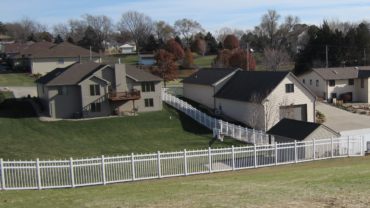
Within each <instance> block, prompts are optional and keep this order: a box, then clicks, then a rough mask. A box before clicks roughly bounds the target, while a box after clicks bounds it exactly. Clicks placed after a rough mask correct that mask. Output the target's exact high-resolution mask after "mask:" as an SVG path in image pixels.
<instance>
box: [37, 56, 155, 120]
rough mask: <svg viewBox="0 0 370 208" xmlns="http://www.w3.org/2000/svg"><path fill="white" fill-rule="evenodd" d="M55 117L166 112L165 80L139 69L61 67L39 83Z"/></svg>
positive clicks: (89, 64) (89, 65) (93, 65)
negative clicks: (164, 104) (162, 110)
mask: <svg viewBox="0 0 370 208" xmlns="http://www.w3.org/2000/svg"><path fill="white" fill-rule="evenodd" d="M36 83H37V92H38V96H39V98H40V99H41V101H42V103H43V105H44V107H45V109H46V111H47V112H48V114H49V115H50V117H53V118H81V117H82V118H88V117H101V116H109V115H124V114H135V113H136V112H146V111H157V110H161V109H162V101H161V88H162V79H161V78H159V77H156V76H154V75H152V74H150V73H148V72H145V71H143V70H140V69H137V68H136V67H135V66H130V65H124V64H116V65H115V66H110V65H105V64H99V63H95V62H85V63H75V64H73V65H71V66H69V67H66V68H57V69H55V70H53V71H51V72H49V73H48V74H46V75H45V76H43V77H41V78H39V79H38V80H36Z"/></svg>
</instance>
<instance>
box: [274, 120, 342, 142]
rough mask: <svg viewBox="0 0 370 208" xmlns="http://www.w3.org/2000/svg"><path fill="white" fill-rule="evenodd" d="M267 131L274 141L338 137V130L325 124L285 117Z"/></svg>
mask: <svg viewBox="0 0 370 208" xmlns="http://www.w3.org/2000/svg"><path fill="white" fill-rule="evenodd" d="M267 133H268V134H270V135H273V136H274V138H275V142H278V143H285V142H294V140H295V141H309V140H313V139H318V140H319V139H330V138H338V137H340V134H339V133H338V132H336V131H334V130H333V129H331V128H329V127H327V126H325V125H322V124H318V123H312V122H304V121H298V120H293V119H286V118H284V119H282V120H281V121H279V122H278V123H277V124H276V125H275V126H273V127H272V128H271V129H270V130H269V131H267Z"/></svg>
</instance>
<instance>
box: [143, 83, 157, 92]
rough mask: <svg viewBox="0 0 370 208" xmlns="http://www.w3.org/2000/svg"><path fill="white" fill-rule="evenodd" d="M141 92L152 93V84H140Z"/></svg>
mask: <svg viewBox="0 0 370 208" xmlns="http://www.w3.org/2000/svg"><path fill="white" fill-rule="evenodd" d="M141 91H142V92H154V91H155V88H154V82H143V83H141Z"/></svg>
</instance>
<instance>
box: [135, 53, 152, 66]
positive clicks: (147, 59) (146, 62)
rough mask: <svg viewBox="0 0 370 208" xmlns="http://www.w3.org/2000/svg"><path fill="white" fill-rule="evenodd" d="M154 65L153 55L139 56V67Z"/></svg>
mask: <svg viewBox="0 0 370 208" xmlns="http://www.w3.org/2000/svg"><path fill="white" fill-rule="evenodd" d="M155 63H156V60H155V58H154V55H153V54H140V55H139V65H142V66H152V65H154V64H155Z"/></svg>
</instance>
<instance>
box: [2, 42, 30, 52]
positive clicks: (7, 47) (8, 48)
mask: <svg viewBox="0 0 370 208" xmlns="http://www.w3.org/2000/svg"><path fill="white" fill-rule="evenodd" d="M32 44H34V42H27V43H10V44H4V51H5V53H6V54H17V53H20V51H21V50H23V49H25V48H27V47H29V46H30V45H32Z"/></svg>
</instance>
